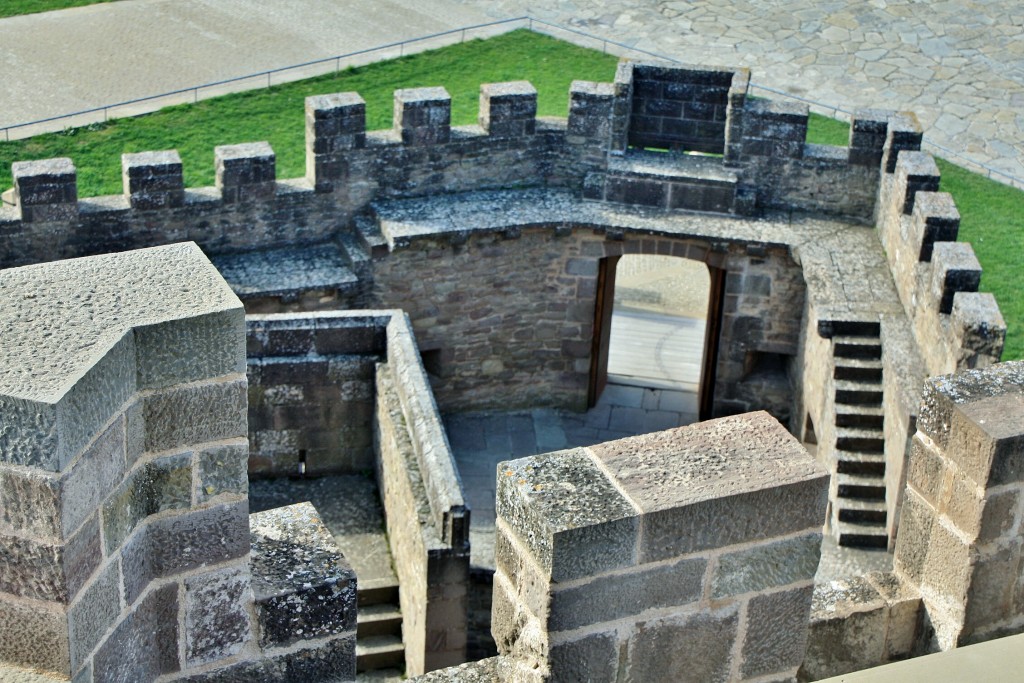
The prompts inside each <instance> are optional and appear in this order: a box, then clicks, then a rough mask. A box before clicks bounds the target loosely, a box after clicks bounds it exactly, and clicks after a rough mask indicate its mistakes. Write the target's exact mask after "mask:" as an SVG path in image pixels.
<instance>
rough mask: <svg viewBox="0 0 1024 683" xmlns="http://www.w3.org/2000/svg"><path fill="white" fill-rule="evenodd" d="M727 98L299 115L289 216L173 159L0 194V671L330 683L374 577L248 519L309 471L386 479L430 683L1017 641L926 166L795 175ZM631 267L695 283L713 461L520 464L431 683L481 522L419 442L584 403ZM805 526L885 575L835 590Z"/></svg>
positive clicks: (785, 108)
mask: <svg viewBox="0 0 1024 683" xmlns="http://www.w3.org/2000/svg"><path fill="white" fill-rule="evenodd" d="M748 86H749V73H748V72H747V71H746V70H744V69H718V68H705V67H680V66H668V65H664V64H656V63H641V62H631V61H624V62H622V63H621V64H620V66H619V69H618V71H617V73H616V77H615V80H614V82H613V83H590V82H579V81H577V82H575V83H574V84H573V86H572V89H571V92H570V108H569V115H568V118H567V119H538V118H537V116H536V91H535V90H534V88H533V87H532V86H531V85H530V84H529V83H526V82H511V83H501V84H488V85H483V86H481V92H480V114H479V124H478V125H473V126H464V127H453V126H451V125H450V98H449V96H448V93H447V92H445V90H444V89H443V88H422V89H409V90H400V91H397V92H396V93H395V100H394V107H395V109H394V128H393V129H392V130H388V131H366V126H365V105H364V102H363V101H362V99H361V98H360V97H359V96H358V95H357V94H355V93H341V94H335V95H325V96H319V97H312V98H309V99H308V100H307V102H306V161H307V172H306V176H305V177H304V178H297V179H286V180H278V179H277V177H276V173H275V156H274V152H273V150H272V149H271V148H270V146H269V145H267V144H266V143H252V144H245V145H233V146H226V147H218V148H217V149H216V152H215V155H216V186H215V187H212V188H186V187H184V183H183V177H182V166H181V162H180V159H179V158H178V156H177V154H176V153H175V152H173V151H164V152H149V153H142V154H126V155H124V157H123V177H124V194H123V195H119V196H111V197H94V198H79V197H78V196H77V190H76V175H75V168H74V165H73V163H72V161H71V160H69V159H51V160H45V161H32V162H19V163H16V164H15V165H14V168H13V172H14V182H15V187H14V189H13V193H12V200H13V206H11V207H6V206H5V207H2V208H0V266H2V267H3V268H5V269H6V270H4V271H0V288H2V290H3V292H4V294H5V299H6V300H7V301H8V302H9V305H8V306H7V307H5V310H4V311H3V312H2V313H0V318H2V319H3V325H2V330H3V332H2V334H3V343H2V345H0V348H2V349H3V351H2V352H0V353H2V354H3V357H4V362H3V364H2V365H3V368H4V369H3V370H2V372H0V378H2V379H0V416H2V417H0V419H2V424H3V429H2V431H0V454H2V457H0V502H2V506H3V518H2V520H0V522H2V530H0V532H2V533H3V536H4V539H3V541H2V543H0V547H2V548H3V553H4V555H3V556H4V562H3V563H2V564H0V613H2V615H3V616H2V619H0V620H2V621H3V622H4V623H6V624H7V625H8V626H7V628H5V629H4V631H3V632H2V633H0V661H3V662H7V663H8V664H10V665H11V666H14V667H28V668H33V669H36V670H38V671H41V672H50V673H47V674H43V673H40V674H39V676H40V677H41V680H50V678H48V676H51V674H52V675H53V676H56V677H57V678H58V679H68V678H71V679H72V680H74V681H76V682H78V681H81V682H83V683H85V682H88V681H117V680H156V679H158V678H159V679H160V680H187V681H237V680H351V679H352V678H353V677H354V675H355V668H354V667H355V664H354V647H355V645H354V642H355V630H354V629H355V618H356V612H357V605H356V592H355V587H356V584H357V582H358V577H357V576H355V574H354V573H353V572H352V570H351V568H350V567H349V566H348V565H347V563H346V561H345V559H344V558H343V557H341V556H340V554H339V553H338V552H337V549H336V548H335V547H333V544H332V542H331V540H330V537H329V535H327V534H326V532H325V531H324V529H323V527H322V525H321V524H320V522H319V521H318V518H317V514H316V511H315V510H314V509H313V508H312V506H310V505H308V504H305V505H298V506H292V507H288V508H282V509H279V510H276V511H269V512H264V513H259V514H256V515H252V516H251V517H250V516H249V515H248V507H247V477H248V476H249V475H258V476H287V475H289V474H292V473H295V472H297V471H299V470H301V471H303V472H304V473H306V474H310V475H316V474H323V473H331V472H358V471H363V470H372V471H374V472H375V473H376V477H377V483H378V486H379V487H380V490H381V496H382V500H383V505H384V510H385V516H386V519H387V525H388V533H389V538H390V542H391V552H392V555H393V557H394V561H395V568H396V572H397V573H398V575H399V579H400V581H401V586H402V589H401V602H402V620H403V637H404V641H405V656H406V663H407V671H408V673H410V674H411V675H418V674H426V673H427V672H430V671H433V672H434V673H430V674H427V675H426V677H425V678H424V680H465V681H472V680H499V679H507V680H517V681H518V680H619V679H620V678H621V676H632V677H633V678H634V679H637V680H647V681H655V680H681V676H682V677H685V676H697V677H698V678H700V679H701V680H733V679H735V680H740V679H742V680H779V679H789V678H793V677H796V676H797V675H798V671H800V672H801V673H800V675H801V676H803V677H807V678H821V677H824V676H827V675H831V674H837V673H842V672H845V671H849V670H853V669H856V668H863V667H866V666H872V665H876V664H880V663H883V662H886V661H890V660H894V659H901V658H906V657H909V656H913V655H917V654H922V653H925V652H929V651H935V650H945V649H949V648H953V647H956V646H958V645H961V644H965V643H969V642H975V641H978V640H986V639H989V638H993V637H998V636H1000V635H1004V634H1007V633H1015V632H1018V631H1020V630H1021V624H1024V608H1022V607H1021V605H1022V604H1024V603H1021V601H1020V597H1019V593H1020V590H1021V589H1020V587H1019V586H1018V585H1017V572H1018V570H1017V567H1018V564H1019V560H1020V543H1019V539H1018V537H1019V525H1020V515H1019V514H1018V512H1017V508H1018V507H1019V501H1020V489H1021V486H1020V483H1019V478H1020V474H1019V472H1020V468H1019V467H1018V466H1017V464H1016V458H1017V451H1018V447H1017V446H1016V444H1017V442H1018V440H1019V437H1020V434H1021V432H1020V427H1019V424H1020V415H1021V409H1022V408H1021V404H1020V399H1019V396H1020V392H1021V387H1022V385H1024V369H1022V368H1021V366H1020V365H1019V364H997V362H998V360H999V358H1000V354H1001V352H1002V345H1003V338H1004V336H1005V331H1006V327H1005V324H1004V323H1003V320H1002V318H1001V316H1000V313H999V309H998V307H997V305H996V303H995V300H994V298H993V297H992V296H991V295H989V294H983V293H979V292H977V289H978V285H979V281H980V274H981V268H980V266H979V264H978V262H977V259H976V258H975V257H974V254H973V251H972V250H971V247H970V245H969V244H966V243H962V242H956V241H955V239H956V234H957V229H958V224H959V215H958V213H957V210H956V206H955V204H954V202H953V201H952V199H951V197H950V196H949V195H948V194H945V193H942V192H940V191H939V172H938V169H937V166H936V164H935V162H934V160H933V159H932V158H931V157H930V156H929V155H928V154H926V153H923V152H921V151H920V144H921V140H922V132H921V130H920V127H919V126H918V124H917V122H916V119H915V118H914V117H913V115H912V114H908V113H894V112H882V111H866V112H862V113H860V114H858V115H857V116H856V117H854V119H853V121H852V123H851V130H850V140H849V145H848V146H847V147H832V146H823V145H814V144H808V143H807V142H806V134H807V126H808V110H807V108H806V106H803V105H795V104H792V103H783V102H774V101H767V100H761V99H754V98H751V97H749V96H748ZM183 242H186V243H187V242H192V243H194V244H182V243H183ZM196 245H198V246H196ZM200 250H201V251H200ZM627 254H657V255H664V256H673V257H679V258H686V259H691V260H695V261H699V262H702V263H704V264H706V266H707V268H708V271H709V273H710V282H711V292H710V293H709V299H710V301H711V307H710V309H709V313H708V334H707V341H706V352H705V354H704V359H705V360H704V367H703V372H702V376H701V385H700V412H701V418H702V419H707V420H708V421H707V422H702V423H699V424H697V425H694V426H691V427H683V428H679V429H675V430H669V431H666V432H659V433H655V434H650V435H643V436H638V437H634V438H632V439H626V440H623V441H615V442H609V443H606V444H600V445H597V446H593V447H590V448H586V449H573V450H570V451H564V452H559V453H549V454H545V455H541V456H536V457H534V458H528V459H524V460H517V461H513V462H510V463H506V465H505V466H503V467H502V469H501V471H500V472H498V473H497V490H498V500H497V513H498V535H497V540H496V563H497V569H496V572H495V575H494V607H493V617H492V623H491V630H492V632H493V634H494V638H495V641H496V643H497V646H498V651H499V656H498V657H494V658H490V659H487V660H484V661H482V662H478V663H474V664H469V665H465V666H462V667H458V668H451V669H450V668H447V667H456V665H459V664H460V663H461V662H463V661H464V659H465V652H466V638H467V624H466V605H467V590H468V589H467V584H468V581H469V579H468V570H469V537H468V530H469V519H470V511H469V510H468V507H467V505H466V503H465V496H464V491H463V489H462V484H461V481H460V478H459V474H458V470H457V468H456V466H455V464H454V461H453V458H452V454H451V449H450V446H449V444H448V441H447V437H446V435H445V431H444V427H443V424H442V422H441V420H440V417H439V412H440V411H446V412H447V411H460V410H483V409H499V408H500V409H508V408H510V407H536V406H549V407H559V408H568V409H574V410H583V409H584V408H586V407H587V406H588V405H592V404H593V403H594V402H595V401H596V400H597V399H598V397H599V395H600V392H601V390H602V387H603V385H604V381H605V379H606V376H607V362H608V354H607V348H608V338H607V337H608V323H609V320H610V315H611V309H610V306H609V305H608V303H607V302H608V300H609V298H610V293H609V291H608V288H609V283H612V282H614V273H615V268H616V264H617V262H618V259H619V258H620V257H621V256H623V255H627ZM207 259H209V260H207ZM211 261H212V264H211ZM951 373H957V374H951ZM938 376H943V377H938ZM926 380H927V381H926ZM784 427H785V428H784ZM787 430H788V433H787ZM793 435H796V437H799V439H800V440H804V441H814V442H816V443H817V449H816V455H815V457H814V458H812V457H811V456H809V455H808V454H807V452H806V451H805V450H804V449H803V448H802V447H801V446H800V444H799V441H798V440H797V438H795V437H794V436H793ZM823 524H825V525H826V528H827V530H828V533H831V534H834V535H835V537H836V539H837V540H838V542H839V543H840V544H843V545H858V546H869V547H879V548H890V549H894V550H895V561H894V568H893V571H892V572H887V573H880V574H872V575H869V576H867V577H862V578H860V579H858V580H856V581H852V582H850V583H849V585H847V586H846V587H845V588H843V589H841V590H840V589H836V588H835V587H831V588H828V589H827V590H825V589H822V590H816V589H815V586H814V582H813V577H814V573H815V570H816V568H817V564H818V557H819V553H820V549H819V547H820V540H821V534H822V525H823ZM819 588H820V587H819ZM854 635H856V637H854ZM684 641H686V642H692V643H700V646H699V647H695V648H694V649H693V650H692V651H690V650H688V649H687V648H682V649H679V648H678V647H677V645H676V644H677V643H680V642H684ZM865 641H868V642H869V645H870V646H869V647H868V646H865V644H864V643H865ZM617 672H618V673H617ZM617 676H620V678H617Z"/></svg>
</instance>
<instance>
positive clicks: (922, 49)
mask: <svg viewBox="0 0 1024 683" xmlns="http://www.w3.org/2000/svg"><path fill="white" fill-rule="evenodd" d="M523 14H530V15H532V16H534V17H537V18H540V19H545V20H549V21H552V22H555V23H558V24H562V25H567V26H572V27H576V28H578V29H580V30H584V31H587V32H589V33H592V34H595V35H601V36H605V37H608V38H610V39H614V40H616V41H619V42H622V43H626V44H629V45H633V46H635V47H637V48H642V49H647V50H651V51H655V52H660V53H664V54H670V55H673V56H675V57H676V58H678V59H681V60H684V61H689V62H700V63H717V64H722V65H729V66H732V65H744V66H750V67H752V68H753V69H754V70H755V80H756V81H757V82H758V83H760V84H763V85H767V86H770V87H774V88H778V89H780V90H784V91H786V92H789V93H792V94H795V95H801V96H805V97H808V98H811V99H814V100H818V101H822V102H826V103H829V104H833V105H835V106H838V107H841V108H846V109H854V108H858V107H865V106H875V107H882V108H898V109H912V110H914V111H916V112H917V113H918V115H919V116H920V117H921V119H922V122H923V123H924V124H925V126H926V131H927V137H926V140H929V141H931V142H933V143H937V144H939V145H943V146H946V147H949V148H950V149H953V150H956V151H957V152H959V153H961V154H963V155H965V156H967V157H969V158H971V159H974V160H976V161H978V162H982V163H986V164H990V165H991V166H993V167H995V168H997V169H1001V170H1003V171H1005V172H1008V173H1010V174H1013V175H1015V176H1017V177H1018V178H1024V113H1021V111H1022V105H1024V9H1022V7H1021V5H1020V4H1019V3H1018V2H1014V1H1013V0H987V1H986V0H957V1H955V2H922V1H920V0H872V1H871V2H851V1H848V0H832V1H829V2H818V3H807V2H806V1H804V0H775V1H774V2H770V3H768V2H761V1H760V0H694V1H686V2H681V1H675V0H657V1H655V0H614V2H613V1H612V0H565V1H564V2H560V3H557V4H556V3H545V2H530V1H529V0H496V1H495V0H486V1H485V0H468V1H467V2H462V3H457V2H453V1H451V0H420V1H419V2H417V3H407V2H405V3H403V2H401V1H400V0H346V2H344V3H322V2H316V0H295V1H294V2H288V3H270V4H268V3H260V2H256V0H121V2H115V3H109V4H103V5H95V6H91V7H84V8H78V9H72V10H65V11H62V12H51V13H46V14H37V15H28V16H22V17H14V18H10V19H4V20H0V64H3V65H4V83H5V88H4V91H5V92H4V97H3V100H4V107H3V112H0V126H3V125H8V124H11V123H18V122H24V121H29V120H32V119H37V118H42V117H45V116H53V115H58V114H63V113H67V112H70V111H74V110H78V109H82V108H87V107H90V106H100V105H104V104H108V103H111V102H116V101H122V100H126V99H131V98H133V97H140V96H145V95H151V94H156V93H160V92H165V91H168V90H173V89H175V88H183V87H188V86H192V85H196V84H199V83H203V82H207V81H211V80H217V79H222V78H229V77H233V76H240V75H244V74H246V73H252V72H254V71H259V70H261V69H268V68H274V67H280V66H287V65H289V64H294V63H297V62H303V61H307V60H311V59H316V58H318V57H325V56H329V55H334V54H339V53H344V52H350V51H354V50H358V49H363V48H367V47H372V46H375V45H380V44H383V43H388V42H393V41H397V40H401V39H406V38H412V37H415V36H419V35H423V34H428V33H432V32H436V31H442V30H445V29H450V28H455V27H459V26H465V25H469V24H474V23H479V22H483V21H487V20H492V19H500V18H506V17H511V16H519V15H523Z"/></svg>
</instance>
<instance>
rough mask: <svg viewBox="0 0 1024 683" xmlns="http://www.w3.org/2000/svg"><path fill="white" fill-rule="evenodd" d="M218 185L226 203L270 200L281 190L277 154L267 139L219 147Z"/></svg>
mask: <svg viewBox="0 0 1024 683" xmlns="http://www.w3.org/2000/svg"><path fill="white" fill-rule="evenodd" d="M213 152H214V157H215V162H216V169H215V170H216V182H217V189H218V190H220V193H221V198H222V199H223V201H224V203H225V204H235V203H239V202H253V201H258V200H267V199H271V198H273V197H274V195H275V193H276V192H277V170H276V166H275V163H276V156H275V155H274V150H272V149H271V148H270V144H269V143H267V142H249V143H245V144H241V145H223V146H221V147H215V148H214V150H213Z"/></svg>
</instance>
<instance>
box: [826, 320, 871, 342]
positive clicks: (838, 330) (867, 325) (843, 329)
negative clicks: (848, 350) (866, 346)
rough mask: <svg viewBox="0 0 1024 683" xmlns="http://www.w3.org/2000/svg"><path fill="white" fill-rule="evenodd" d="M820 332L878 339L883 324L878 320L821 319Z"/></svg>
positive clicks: (835, 336)
mask: <svg viewBox="0 0 1024 683" xmlns="http://www.w3.org/2000/svg"><path fill="white" fill-rule="evenodd" d="M818 332H819V333H820V334H821V336H823V337H831V338H832V339H836V338H839V337H867V338H874V339H878V337H879V335H881V334H882V324H881V323H880V322H879V321H878V320H819V321H818Z"/></svg>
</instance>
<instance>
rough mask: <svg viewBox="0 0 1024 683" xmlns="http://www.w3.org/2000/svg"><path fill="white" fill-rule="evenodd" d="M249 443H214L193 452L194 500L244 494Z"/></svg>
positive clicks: (246, 483) (246, 480) (247, 482)
mask: <svg viewBox="0 0 1024 683" xmlns="http://www.w3.org/2000/svg"><path fill="white" fill-rule="evenodd" d="M248 464H249V447H248V444H247V443H245V442H243V443H237V444H231V445H222V446H214V447H212V448H208V449H205V450H202V451H200V452H199V453H198V454H197V455H196V465H197V467H198V476H197V477H196V494H195V495H196V500H197V501H200V502H202V501H206V500H209V499H211V498H215V497H216V496H219V495H221V494H224V493H227V494H234V495H239V496H244V495H246V494H247V493H248V491H249V477H248V469H247V468H248Z"/></svg>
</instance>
